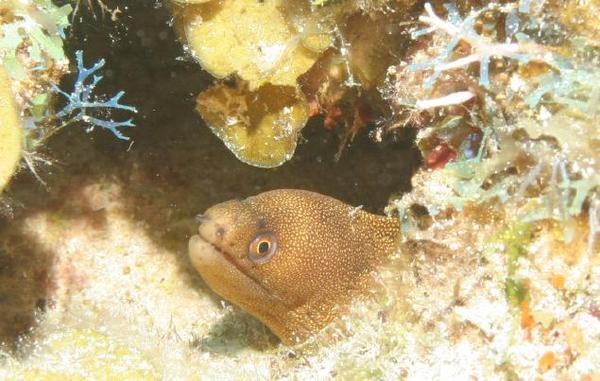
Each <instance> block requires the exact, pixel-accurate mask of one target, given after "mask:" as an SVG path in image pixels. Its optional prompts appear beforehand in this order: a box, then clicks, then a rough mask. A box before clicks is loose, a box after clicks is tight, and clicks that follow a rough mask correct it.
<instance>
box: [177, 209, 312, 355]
mask: <svg viewBox="0 0 600 381" xmlns="http://www.w3.org/2000/svg"><path fill="white" fill-rule="evenodd" d="M218 206H221V204H220V205H218ZM205 216H210V210H209V211H207V213H205ZM220 222H223V218H222V217H221V219H220ZM198 231H199V234H197V235H194V236H192V237H191V238H190V241H189V244H188V246H189V256H190V260H191V262H192V265H193V266H194V268H195V269H196V271H198V273H200V275H201V276H202V279H203V280H204V281H205V282H206V283H207V285H208V286H209V287H210V288H211V289H212V290H213V291H214V292H215V293H217V294H218V295H219V296H221V297H223V298H224V299H226V300H228V301H230V302H232V303H234V304H236V305H238V306H239V307H241V308H242V309H243V310H245V311H247V312H249V313H250V314H252V315H254V316H255V317H257V318H258V319H259V320H260V321H262V322H263V323H264V324H265V325H267V326H268V327H269V328H270V329H271V330H272V331H273V333H275V335H277V336H278V337H279V338H281V340H282V341H283V342H284V343H286V344H294V343H296V342H297V341H298V340H297V339H296V337H299V333H302V335H308V334H309V331H310V330H309V329H308V328H306V327H304V326H303V324H302V322H301V321H298V324H292V322H293V321H295V320H297V319H293V318H290V317H289V312H290V311H289V308H288V307H287V306H286V304H285V302H284V301H282V299H281V297H279V296H278V295H277V294H276V293H274V292H272V291H271V290H269V289H267V288H266V287H265V286H264V285H263V284H261V283H260V281H258V280H257V279H256V276H255V275H254V274H252V273H251V272H250V270H249V268H248V267H244V266H243V263H242V261H240V260H239V259H240V258H237V259H236V258H235V255H234V254H232V253H230V252H228V250H227V248H226V246H227V245H226V243H224V242H223V241H225V238H227V233H226V231H225V230H224V229H223V227H222V226H221V224H220V223H215V222H214V221H213V220H211V219H210V218H205V221H204V222H203V223H202V224H201V225H200V227H199V229H198ZM291 338H293V339H291Z"/></svg>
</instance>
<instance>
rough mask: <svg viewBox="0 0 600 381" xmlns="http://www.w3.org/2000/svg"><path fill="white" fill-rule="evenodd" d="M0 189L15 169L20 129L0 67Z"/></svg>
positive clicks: (3, 72)
mask: <svg viewBox="0 0 600 381" xmlns="http://www.w3.org/2000/svg"><path fill="white" fill-rule="evenodd" d="M0 120H2V123H1V124H0V191H1V190H2V189H3V188H4V186H5V185H6V183H7V182H8V180H10V178H11V176H12V174H13V173H14V171H15V170H16V169H17V166H18V164H19V160H20V158H21V146H22V130H21V123H20V121H19V116H18V111H17V107H16V105H15V101H14V99H13V93H12V89H11V81H10V79H9V77H8V74H7V73H6V70H4V68H3V67H0Z"/></svg>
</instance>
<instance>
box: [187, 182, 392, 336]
mask: <svg viewBox="0 0 600 381" xmlns="http://www.w3.org/2000/svg"><path fill="white" fill-rule="evenodd" d="M199 219H200V222H201V223H200V227H199V229H198V235H195V236H193V237H192V238H191V239H190V242H189V252H190V258H191V261H192V264H193V265H194V267H195V268H196V270H197V271H198V272H199V273H200V275H201V276H202V278H203V279H204V280H205V281H206V283H207V284H208V285H209V286H210V287H211V288H212V289H213V291H215V292H216V293H217V294H219V295H221V296H222V297H223V298H225V299H227V300H229V301H231V302H232V303H234V304H237V305H238V306H240V307H241V308H242V309H244V310H246V311H247V312H249V313H250V314H252V315H254V316H256V317H257V318H258V319H259V320H261V321H262V322H263V323H265V324H266V325H267V326H268V327H269V328H270V329H271V330H272V331H273V332H274V333H275V334H276V335H277V336H278V337H279V338H280V339H281V340H282V341H283V342H284V343H286V344H294V343H298V342H301V341H303V340H304V339H306V338H307V337H308V336H310V335H311V334H312V333H314V332H316V331H318V330H319V329H321V328H323V327H324V326H325V325H327V324H328V323H329V322H331V321H332V320H334V319H335V317H336V316H337V315H338V314H339V310H340V308H341V307H343V306H344V305H345V304H347V302H348V301H349V298H350V297H351V295H352V294H353V292H355V291H357V290H360V289H361V288H362V287H364V284H365V283H366V281H367V277H368V275H369V274H370V273H371V271H373V269H374V268H375V266H377V265H378V264H380V263H381V262H382V261H383V260H384V259H385V258H386V257H387V256H388V255H389V254H390V252H392V251H393V250H394V248H395V243H396V237H397V234H398V224H397V222H396V220H395V219H391V218H387V217H382V216H376V215H372V214H369V213H366V212H363V211H357V210H356V209H355V208H352V207H350V206H348V205H346V204H344V203H342V202H340V201H337V200H335V199H333V198H330V197H327V196H323V195H320V194H317V193H313V192H308V191H300V190H277V191H271V192H266V193H262V194H259V195H257V196H254V197H249V198H247V199H245V200H232V201H227V202H224V203H221V204H218V205H215V206H213V207H211V208H209V209H208V210H207V211H206V212H205V213H204V214H203V215H201V216H200V218H199Z"/></svg>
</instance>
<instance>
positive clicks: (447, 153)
mask: <svg viewBox="0 0 600 381" xmlns="http://www.w3.org/2000/svg"><path fill="white" fill-rule="evenodd" d="M456 156H457V154H456V151H455V150H453V149H452V148H450V147H449V146H448V144H446V143H440V144H438V145H437V146H436V147H435V148H434V149H432V150H431V152H429V154H428V155H427V157H426V158H425V166H426V167H427V168H429V169H442V168H444V167H445V166H446V164H448V163H449V162H451V161H453V160H454V159H456Z"/></svg>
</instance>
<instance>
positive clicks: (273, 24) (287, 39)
mask: <svg viewBox="0 0 600 381" xmlns="http://www.w3.org/2000/svg"><path fill="white" fill-rule="evenodd" d="M186 3H189V1H187V2H186ZM194 3H197V2H194ZM306 5H308V4H306ZM305 8H306V9H304V8H302V7H294V8H293V9H292V8H291V7H290V6H289V5H285V6H284V5H283V4H282V3H281V2H280V1H272V0H271V1H260V2H259V1H254V0H242V1H233V0H226V1H211V2H208V3H206V4H195V5H193V6H188V7H185V8H184V9H183V10H182V12H180V15H181V18H182V20H183V21H182V24H183V29H184V32H185V37H186V39H187V42H188V44H189V47H190V49H191V52H192V54H193V55H194V57H196V58H197V60H198V61H199V62H200V64H201V65H202V67H203V68H204V69H205V70H207V71H208V72H210V73H211V74H212V75H214V76H215V77H217V78H224V77H227V76H229V75H232V74H237V75H238V76H239V77H241V78H242V79H244V80H246V81H248V86H249V88H250V90H255V89H257V88H258V87H260V86H262V85H263V84H265V83H271V84H273V85H285V86H294V85H295V84H296V79H297V78H298V76H299V75H301V74H303V73H305V72H306V71H307V70H308V69H309V68H310V67H311V66H312V65H313V64H314V63H315V61H316V60H317V59H318V58H319V56H320V52H322V51H323V50H325V49H327V48H328V47H329V46H330V45H331V43H332V38H331V36H330V35H329V34H328V33H327V32H326V31H320V30H318V27H316V26H315V28H314V29H315V30H310V31H306V30H299V29H297V28H295V25H294V21H293V20H295V19H297V18H303V17H306V16H309V15H310V14H311V13H310V9H309V7H308V6H306V7H305ZM303 9H304V11H303ZM314 25H316V24H314ZM310 29H313V28H310Z"/></svg>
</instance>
